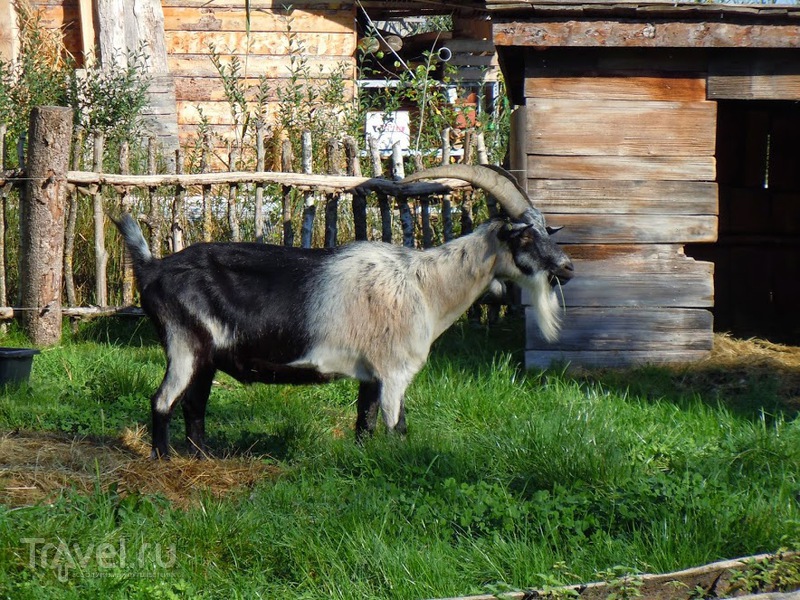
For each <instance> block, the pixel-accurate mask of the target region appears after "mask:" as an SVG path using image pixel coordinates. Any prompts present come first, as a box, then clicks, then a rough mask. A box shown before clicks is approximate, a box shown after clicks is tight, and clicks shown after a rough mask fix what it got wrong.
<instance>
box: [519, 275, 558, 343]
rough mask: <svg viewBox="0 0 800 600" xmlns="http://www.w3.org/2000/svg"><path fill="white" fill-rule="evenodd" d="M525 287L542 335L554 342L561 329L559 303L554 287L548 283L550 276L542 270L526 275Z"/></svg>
mask: <svg viewBox="0 0 800 600" xmlns="http://www.w3.org/2000/svg"><path fill="white" fill-rule="evenodd" d="M525 287H526V288H528V291H529V292H530V298H531V308H532V309H533V312H534V314H535V315H536V323H537V325H539V331H541V332H542V337H544V339H545V340H547V341H548V342H555V341H556V340H557V339H558V333H559V331H560V330H561V303H560V302H559V298H558V294H557V293H556V288H555V287H553V286H552V285H550V278H549V277H548V275H547V273H546V272H544V271H540V272H538V273H536V274H535V275H533V276H532V277H527V278H526V279H525Z"/></svg>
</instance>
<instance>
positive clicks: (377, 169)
mask: <svg viewBox="0 0 800 600" xmlns="http://www.w3.org/2000/svg"><path fill="white" fill-rule="evenodd" d="M369 154H370V157H371V160H372V176H373V177H382V176H383V165H382V164H381V150H380V148H379V147H378V136H376V135H371V136H370V137H369ZM376 195H377V196H378V206H380V208H381V241H383V242H386V243H387V244H391V243H392V205H391V204H390V203H389V196H387V195H386V194H384V193H383V192H377V194H376Z"/></svg>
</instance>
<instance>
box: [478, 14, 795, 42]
mask: <svg viewBox="0 0 800 600" xmlns="http://www.w3.org/2000/svg"><path fill="white" fill-rule="evenodd" d="M493 31H494V43H495V45H496V46H535V47H537V48H543V47H553V46H559V47H569V46H576V47H580V46H586V47H617V48H620V47H624V48H740V47H748V48H800V36H798V35H797V24H796V23H792V24H790V23H783V24H782V23H734V22H725V21H715V20H705V19H703V20H698V21H683V20H663V19H646V20H645V19H642V18H639V19H625V20H621V19H608V20H604V19H592V18H546V17H540V18H536V19H531V20H506V19H503V20H502V21H501V22H498V23H497V24H495V26H494V29H493Z"/></svg>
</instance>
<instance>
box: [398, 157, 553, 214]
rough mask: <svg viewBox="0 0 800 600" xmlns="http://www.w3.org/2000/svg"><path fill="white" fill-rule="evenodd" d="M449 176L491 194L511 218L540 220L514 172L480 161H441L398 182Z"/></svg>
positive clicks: (537, 212)
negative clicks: (477, 162) (462, 162)
mask: <svg viewBox="0 0 800 600" xmlns="http://www.w3.org/2000/svg"><path fill="white" fill-rule="evenodd" d="M441 178H452V179H461V180H463V181H467V182H469V183H471V184H472V185H474V186H476V187H479V188H481V189H482V190H483V191H485V192H487V193H489V194H491V195H492V196H494V197H495V199H496V200H497V201H498V202H499V203H500V205H501V206H502V207H503V208H504V209H505V211H506V212H507V213H508V215H509V216H510V217H511V218H512V219H518V220H521V221H527V222H533V221H542V218H541V213H540V212H539V211H538V210H537V209H536V208H535V207H534V206H533V203H532V202H531V201H530V199H529V198H528V195H527V194H526V193H525V192H524V191H523V190H522V188H521V187H520V186H519V184H518V183H517V181H516V179H514V176H513V175H511V174H510V173H509V172H508V171H505V170H503V169H500V168H499V167H488V166H484V165H461V164H453V165H442V166H440V167H433V168H431V169H424V170H422V171H417V172H416V173H412V174H411V175H408V176H407V177H406V178H405V179H403V181H402V182H401V183H409V182H411V181H419V180H420V179H441Z"/></svg>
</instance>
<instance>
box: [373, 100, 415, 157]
mask: <svg viewBox="0 0 800 600" xmlns="http://www.w3.org/2000/svg"><path fill="white" fill-rule="evenodd" d="M410 122H411V120H410V118H409V115H408V111H407V110H398V111H395V112H391V113H385V112H368V113H367V122H366V127H365V129H366V133H367V140H369V138H371V137H372V136H377V138H378V148H380V149H381V150H391V149H392V146H393V145H394V144H395V143H396V142H400V149H401V150H408V148H409V145H410V140H411V125H410Z"/></svg>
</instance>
